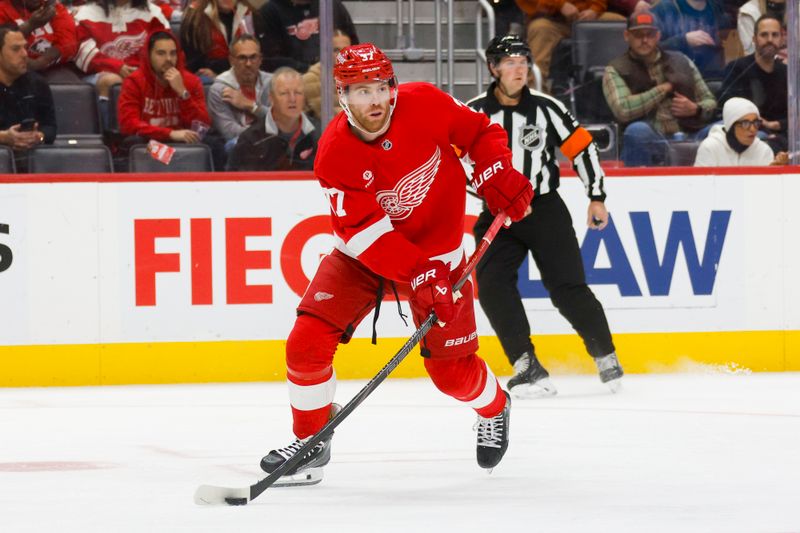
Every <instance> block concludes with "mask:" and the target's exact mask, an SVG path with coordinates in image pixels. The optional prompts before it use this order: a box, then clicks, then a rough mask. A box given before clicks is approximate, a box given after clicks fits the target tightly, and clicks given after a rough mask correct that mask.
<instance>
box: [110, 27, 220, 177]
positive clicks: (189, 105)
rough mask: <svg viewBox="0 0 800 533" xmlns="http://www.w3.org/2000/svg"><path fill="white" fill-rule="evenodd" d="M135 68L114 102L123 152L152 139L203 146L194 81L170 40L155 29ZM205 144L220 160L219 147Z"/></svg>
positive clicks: (205, 124) (204, 120)
mask: <svg viewBox="0 0 800 533" xmlns="http://www.w3.org/2000/svg"><path fill="white" fill-rule="evenodd" d="M140 65H141V66H140V68H139V69H137V70H136V72H134V73H133V74H131V75H130V76H128V77H127V78H125V81H123V82H122V91H121V92H120V97H119V126H120V132H121V133H122V134H123V135H125V136H127V138H126V139H125V140H124V141H123V143H122V148H123V152H124V151H125V148H130V147H131V146H133V145H134V144H145V143H147V142H148V141H149V140H151V139H154V140H156V141H159V142H162V143H186V144H193V143H199V142H202V141H204V138H203V137H204V133H205V131H207V130H208V128H209V125H210V124H211V119H210V118H209V116H208V111H207V109H206V101H205V95H204V93H203V85H202V83H201V82H200V79H199V78H198V77H197V76H195V75H194V74H192V73H191V72H189V71H188V70H186V69H185V68H184V58H183V53H182V52H181V50H180V48H179V47H178V43H177V41H176V39H175V37H174V36H173V35H172V34H171V33H170V32H168V31H164V30H159V31H155V32H153V33H151V34H150V36H149V37H148V38H147V46H146V47H145V48H143V49H142V58H141V62H140ZM214 140H215V138H213V137H209V138H206V139H205V144H207V145H209V147H210V148H211V150H212V153H213V154H214V159H215V163H216V164H217V165H219V164H222V165H224V156H223V160H222V161H220V159H219V153H221V150H222V147H221V146H219V147H217V146H216V145H217V144H219V143H215V142H214Z"/></svg>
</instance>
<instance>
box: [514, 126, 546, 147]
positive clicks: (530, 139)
mask: <svg viewBox="0 0 800 533" xmlns="http://www.w3.org/2000/svg"><path fill="white" fill-rule="evenodd" d="M543 141H544V139H543V138H542V128H540V127H539V126H537V125H536V124H525V125H524V126H522V127H520V129H519V145H520V146H522V147H523V148H524V149H525V150H529V151H531V152H535V151H537V150H539V149H540V148H541V147H542V142H543Z"/></svg>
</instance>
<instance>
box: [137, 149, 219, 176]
mask: <svg viewBox="0 0 800 533" xmlns="http://www.w3.org/2000/svg"><path fill="white" fill-rule="evenodd" d="M169 146H171V147H173V148H175V153H174V154H173V155H172V160H171V161H170V162H169V164H168V165H165V164H164V163H162V162H160V161H158V160H156V159H155V158H153V156H151V155H150V154H149V153H148V152H147V146H145V145H144V144H137V145H136V146H134V147H133V148H131V151H130V155H129V159H128V171H129V172H213V171H214V163H213V161H212V160H211V149H209V147H208V146H206V145H205V144H170V145H169Z"/></svg>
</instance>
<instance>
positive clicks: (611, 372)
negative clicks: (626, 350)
mask: <svg viewBox="0 0 800 533" xmlns="http://www.w3.org/2000/svg"><path fill="white" fill-rule="evenodd" d="M594 362H595V364H596V365H597V371H598V372H599V373H600V381H602V382H603V383H605V384H606V385H608V388H609V389H611V392H617V391H619V389H620V388H622V375H623V372H622V366H621V365H620V364H619V360H618V359H617V353H616V352H611V353H610V354H608V355H606V356H603V357H598V358H596V359H595V360H594Z"/></svg>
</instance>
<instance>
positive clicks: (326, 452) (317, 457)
mask: <svg viewBox="0 0 800 533" xmlns="http://www.w3.org/2000/svg"><path fill="white" fill-rule="evenodd" d="M341 410H342V407H341V406H340V405H339V404H335V403H334V404H331V418H332V417H333V416H334V415H336V413H338V412H339V411H341ZM332 438H333V435H331V436H330V437H328V438H326V439H323V440H321V441H320V442H318V443H317V445H316V446H314V447H313V448H311V451H309V452H307V453H306V454H305V455H304V456H303V458H302V459H300V461H299V462H298V463H297V464H296V465H294V466H293V467H292V468H290V469H289V470H288V471H287V472H286V473H285V474H284V475H283V476H281V478H280V479H279V480H278V481H276V482H275V484H274V485H275V486H284V487H286V486H294V485H313V484H316V483H319V482H320V481H322V467H323V466H325V465H326V464H328V463H329V462H330V460H331V440H332ZM310 439H311V437H307V438H305V439H295V440H294V442H292V443H291V444H289V445H288V446H286V447H284V448H278V449H276V450H270V452H269V453H268V454H267V455H265V456H264V457H263V458H262V459H261V469H262V470H263V471H264V472H267V473H268V474H271V473H272V472H274V471H275V470H276V469H278V467H280V466H281V465H282V464H283V463H285V462H286V461H288V460H289V459H290V458H291V457H292V456H294V454H296V453H297V451H298V450H299V449H300V448H301V447H302V446H303V445H304V444H305V443H306V442H308V441H309V440H310Z"/></svg>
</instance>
